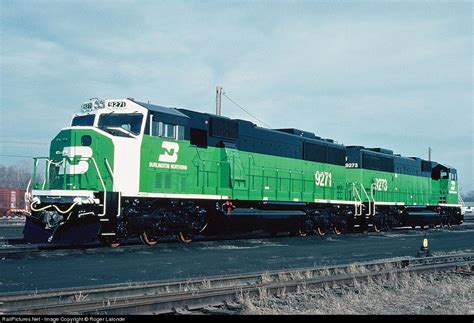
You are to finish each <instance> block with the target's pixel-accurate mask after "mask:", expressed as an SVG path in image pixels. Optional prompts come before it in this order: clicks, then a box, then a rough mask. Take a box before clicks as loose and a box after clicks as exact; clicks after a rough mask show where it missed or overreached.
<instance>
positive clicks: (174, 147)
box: [158, 141, 179, 163]
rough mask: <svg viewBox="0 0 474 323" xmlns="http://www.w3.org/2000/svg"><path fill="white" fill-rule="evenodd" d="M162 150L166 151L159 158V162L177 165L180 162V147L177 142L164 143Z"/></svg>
mask: <svg viewBox="0 0 474 323" xmlns="http://www.w3.org/2000/svg"><path fill="white" fill-rule="evenodd" d="M161 148H165V149H166V151H165V152H164V153H163V154H161V155H160V156H159V157H158V161H160V162H165V163H176V161H177V160H178V151H179V145H178V143H176V142H171V141H163V144H162V145H161Z"/></svg>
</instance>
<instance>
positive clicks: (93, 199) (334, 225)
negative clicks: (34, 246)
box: [24, 98, 463, 246]
mask: <svg viewBox="0 0 474 323" xmlns="http://www.w3.org/2000/svg"><path fill="white" fill-rule="evenodd" d="M81 108H82V109H81V113H78V114H76V115H74V117H73V118H72V122H71V125H70V126H68V127H66V128H63V129H61V131H60V132H59V133H58V134H57V136H56V137H55V138H54V139H53V140H52V142H51V146H50V153H49V156H48V157H38V158H34V174H33V180H32V184H31V185H32V191H31V197H30V201H31V203H30V206H31V215H29V216H28V217H27V219H26V223H25V228H24V238H25V240H26V241H28V242H30V243H46V242H49V243H67V244H82V243H88V242H94V241H97V240H99V241H101V242H102V243H104V244H106V245H110V246H118V245H119V244H120V242H121V241H124V240H126V239H128V238H133V237H135V238H136V237H138V238H139V239H140V240H141V241H142V242H143V243H144V244H147V245H154V244H156V243H157V242H158V241H159V240H160V239H162V238H165V237H176V238H177V239H179V240H180V241H182V242H191V241H192V239H193V237H196V236H197V235H206V234H208V235H215V234H217V235H219V234H226V233H239V232H248V231H263V232H268V233H270V234H272V235H274V234H277V233H279V232H289V233H292V234H296V235H302V236H304V235H307V234H311V233H315V234H319V235H324V234H325V233H326V232H333V233H335V234H340V233H342V232H350V231H368V230H373V231H379V230H390V229H392V228H394V227H400V226H411V227H416V226H420V227H426V226H451V225H455V224H461V223H462V222H463V214H462V213H461V204H460V202H459V192H458V178H457V176H458V175H457V171H456V169H455V168H453V167H450V166H448V165H444V164H441V163H439V162H435V161H429V160H423V159H420V158H414V157H404V156H401V155H399V154H394V153H393V151H391V150H388V149H384V148H366V147H363V146H344V145H342V144H339V143H336V142H335V141H334V140H331V139H324V138H321V137H319V136H316V135H315V134H314V133H312V132H308V131H303V130H299V129H294V128H285V129H267V128H262V127H259V126H257V125H255V124H254V123H252V122H249V121H246V120H240V119H230V118H227V117H223V116H218V115H214V114H208V113H201V112H197V111H192V110H187V109H181V108H168V107H162V106H158V105H154V104H150V103H143V102H139V101H135V100H134V99H132V98H128V99H111V100H98V99H93V100H91V101H90V102H86V103H84V104H83V105H82V107H81ZM41 164H43V165H44V170H45V176H44V180H43V181H37V180H36V178H37V173H38V172H39V169H40V168H39V165H41Z"/></svg>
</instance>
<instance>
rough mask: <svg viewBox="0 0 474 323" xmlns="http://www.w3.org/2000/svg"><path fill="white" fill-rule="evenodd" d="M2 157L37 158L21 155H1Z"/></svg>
mask: <svg viewBox="0 0 474 323" xmlns="http://www.w3.org/2000/svg"><path fill="white" fill-rule="evenodd" d="M0 156H1V157H13V158H35V156H21V155H3V154H0Z"/></svg>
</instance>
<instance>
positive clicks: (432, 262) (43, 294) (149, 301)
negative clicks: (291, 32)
mask: <svg viewBox="0 0 474 323" xmlns="http://www.w3.org/2000/svg"><path fill="white" fill-rule="evenodd" d="M473 265H474V253H461V254H455V255H446V256H437V257H424V258H414V257H407V258H401V259H395V260H384V261H372V262H366V263H355V264H349V265H343V266H332V267H318V268H301V269H293V270H284V271H266V272H258V273H250V274H243V275H233V276H220V277H203V278H198V279H188V280H183V281H165V282H163V281H161V282H160V281H158V282H142V283H129V284H113V285H103V286H95V287H83V288H68V289H60V290H50V291H39V292H37V291H35V292H32V293H25V292H22V293H7V294H0V304H2V305H1V307H2V308H1V309H0V312H1V313H2V314H4V315H12V314H15V315H17V314H30V315H31V314H37V315H38V314H108V315H110V314H121V315H123V314H140V313H154V314H164V313H173V312H176V311H177V309H180V308H187V309H188V310H192V309H198V308H204V307H206V306H209V305H214V306H215V305H221V304H224V303H225V302H229V301H234V300H235V299H236V297H237V296H238V295H242V294H248V295H257V294H259V293H261V292H262V291H265V292H267V293H275V294H276V293H281V292H282V291H285V292H293V291H297V290H298V288H299V287H301V286H306V287H310V286H311V287H317V286H326V285H328V284H333V283H339V284H341V283H344V284H352V283H354V282H355V281H367V280H370V279H372V278H377V277H380V278H383V277H393V276H398V275H403V274H406V273H410V272H425V271H441V270H450V269H460V268H462V269H463V270H464V272H471V271H472V267H473Z"/></svg>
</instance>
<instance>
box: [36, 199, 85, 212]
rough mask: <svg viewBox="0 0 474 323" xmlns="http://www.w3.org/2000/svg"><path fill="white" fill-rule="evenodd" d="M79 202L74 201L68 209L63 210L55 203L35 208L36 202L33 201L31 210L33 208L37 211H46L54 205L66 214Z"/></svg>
mask: <svg viewBox="0 0 474 323" xmlns="http://www.w3.org/2000/svg"><path fill="white" fill-rule="evenodd" d="M77 203H79V202H74V203H73V204H72V205H71V206H70V207H69V208H68V209H67V210H66V211H61V209H60V208H59V207H57V206H56V205H54V204H50V205H46V206H45V207H42V208H39V209H35V207H34V204H35V203H31V205H30V208H31V210H33V211H35V212H39V211H44V210H46V209H49V208H50V207H54V208H55V209H56V210H57V211H58V212H59V213H61V214H66V213H69V212H70V211H71V210H72V209H73V208H74V207H75V206H76V204H77Z"/></svg>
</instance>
